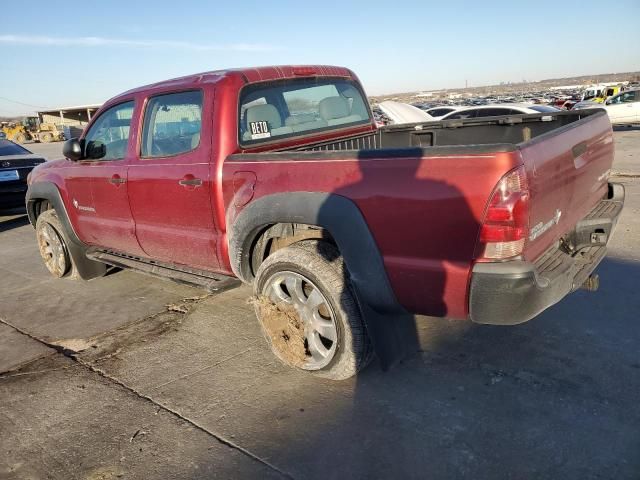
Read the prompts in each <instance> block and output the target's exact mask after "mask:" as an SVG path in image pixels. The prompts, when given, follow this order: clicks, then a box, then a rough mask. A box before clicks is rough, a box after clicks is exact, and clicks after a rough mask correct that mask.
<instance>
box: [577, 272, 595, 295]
mask: <svg viewBox="0 0 640 480" xmlns="http://www.w3.org/2000/svg"><path fill="white" fill-rule="evenodd" d="M599 287H600V276H599V275H598V274H597V273H594V274H593V275H589V278H587V279H586V280H585V281H584V283H583V284H582V285H581V286H580V288H582V289H584V290H587V291H589V292H595V291H596V290H598V288H599Z"/></svg>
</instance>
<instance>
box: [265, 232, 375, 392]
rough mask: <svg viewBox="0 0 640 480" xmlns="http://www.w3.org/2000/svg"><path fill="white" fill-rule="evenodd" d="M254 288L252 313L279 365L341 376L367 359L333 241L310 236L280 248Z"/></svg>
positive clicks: (362, 329)
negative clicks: (315, 239) (279, 361)
mask: <svg viewBox="0 0 640 480" xmlns="http://www.w3.org/2000/svg"><path fill="white" fill-rule="evenodd" d="M298 282H299V283H298ZM287 285H290V288H289V287H287ZM253 286H254V294H255V297H256V299H255V302H254V305H255V309H256V316H257V317H258V320H259V321H260V324H261V326H262V330H263V333H264V334H265V338H266V339H267V341H268V343H269V344H270V346H271V349H272V351H273V353H274V354H275V355H276V356H277V357H278V358H279V359H280V360H281V361H282V362H283V363H285V364H287V365H289V366H292V367H297V368H300V369H302V370H305V371H308V372H309V373H311V374H313V375H316V376H319V377H323V378H328V379H332V380H344V379H347V378H350V377H352V376H354V375H355V374H357V373H358V372H359V371H360V370H362V369H363V368H364V367H365V366H366V365H367V364H368V363H369V362H370V361H371V358H372V356H373V350H372V347H371V343H370V341H369V338H368V336H367V331H366V327H365V324H364V322H363V320H362V315H361V314H360V309H359V307H358V302H357V300H356V296H355V293H354V291H353V289H352V287H351V285H350V283H349V280H348V274H347V272H346V269H345V266H344V262H343V260H342V257H341V256H340V254H339V252H338V251H337V249H336V248H335V247H333V246H332V245H330V244H328V243H326V242H321V241H312V240H308V241H303V242H299V243H296V244H293V245H290V246H289V247H286V248H283V249H281V250H278V251H277V252H275V253H273V254H272V255H270V256H269V257H267V258H266V259H265V260H264V262H262V264H261V265H260V268H258V271H257V273H256V278H255V281H254V284H253ZM294 292H295V293H294ZM320 298H321V299H322V302H321V303H319V302H320ZM305 299H306V301H305ZM317 303H319V304H318V305H315V304H317ZM309 305H312V306H309ZM313 305H315V306H313ZM292 325H293V327H292ZM296 329H297V330H296ZM296 336H299V337H300V340H299V341H298V339H297V338H296ZM292 339H293V340H292ZM301 349H302V350H301ZM292 350H295V351H293V352H292Z"/></svg>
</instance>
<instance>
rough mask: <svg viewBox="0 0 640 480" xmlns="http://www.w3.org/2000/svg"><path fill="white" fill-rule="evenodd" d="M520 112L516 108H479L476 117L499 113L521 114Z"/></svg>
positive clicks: (497, 114) (496, 115)
mask: <svg viewBox="0 0 640 480" xmlns="http://www.w3.org/2000/svg"><path fill="white" fill-rule="evenodd" d="M521 113H522V112H518V111H517V110H512V109H511V108H500V107H498V108H481V109H479V110H478V114H477V115H476V116H478V117H499V116H500V115H513V114H521Z"/></svg>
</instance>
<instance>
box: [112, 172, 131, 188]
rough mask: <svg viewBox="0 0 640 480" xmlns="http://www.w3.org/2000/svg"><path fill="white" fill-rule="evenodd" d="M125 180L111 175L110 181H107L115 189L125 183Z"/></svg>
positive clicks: (116, 175)
mask: <svg viewBox="0 0 640 480" xmlns="http://www.w3.org/2000/svg"><path fill="white" fill-rule="evenodd" d="M126 182H127V179H126V178H122V177H121V176H120V175H118V174H117V173H116V174H115V175H113V176H112V177H111V178H110V179H109V183H111V184H113V185H115V186H116V187H118V186H120V185H122V184H123V183H126Z"/></svg>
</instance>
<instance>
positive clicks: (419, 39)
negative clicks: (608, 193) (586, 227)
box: [0, 0, 640, 116]
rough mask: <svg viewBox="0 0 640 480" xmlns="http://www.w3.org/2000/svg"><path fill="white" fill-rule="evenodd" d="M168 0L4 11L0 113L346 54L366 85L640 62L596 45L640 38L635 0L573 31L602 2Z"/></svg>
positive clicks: (538, 74)
mask: <svg viewBox="0 0 640 480" xmlns="http://www.w3.org/2000/svg"><path fill="white" fill-rule="evenodd" d="M168 5H173V3H171V4H170V3H169V2H168V0H162V1H158V2H154V4H153V7H149V6H147V5H140V4H135V5H131V4H130V2H127V3H126V2H124V1H122V0H117V1H113V2H110V3H109V5H97V6H93V5H92V6H90V7H88V8H87V9H86V10H85V11H84V12H83V11H75V12H74V13H73V15H69V12H68V11H64V9H48V10H47V11H44V10H39V11H38V12H37V13H32V14H29V15H25V14H24V13H20V14H19V13H18V12H17V11H11V12H5V13H4V16H5V22H3V23H4V24H5V25H6V26H3V28H2V30H0V49H1V51H2V57H1V59H2V65H3V68H2V70H3V75H2V76H0V92H1V93H0V116H19V115H23V114H28V113H33V112H34V111H36V110H42V109H46V108H54V107H61V106H67V105H82V104H99V103H103V102H104V101H106V100H107V99H109V98H111V97H113V96H114V95H117V94H119V93H121V92H123V91H126V90H129V89H131V88H135V87H138V86H140V85H145V84H149V83H154V82H157V81H162V80H166V79H169V78H174V77H179V76H183V75H188V74H193V73H197V72H203V71H211V70H218V69H225V68H236V67H246V66H257V65H277V64H333V65H343V66H346V67H349V68H351V69H352V70H353V71H354V72H355V73H356V74H357V75H358V76H359V78H360V80H361V81H362V83H363V85H364V88H365V90H366V92H367V94H368V95H369V96H383V95H393V94H394V93H400V92H404V93H406V92H420V91H429V90H442V89H463V88H465V83H468V87H469V88H480V87H490V86H494V85H499V84H500V82H513V83H516V84H517V83H521V82H522V80H526V81H527V82H528V83H533V82H539V81H542V80H553V79H562V78H572V77H582V76H604V75H609V73H594V72H598V71H599V72H621V73H627V72H629V73H633V72H637V71H638V70H640V58H638V55H637V54H635V49H634V48H617V49H616V48H605V47H607V46H619V47H624V46H625V45H630V46H633V45H636V44H637V43H638V41H639V40H640V29H638V28H636V26H635V22H636V21H637V19H638V18H640V2H635V1H630V0H622V1H621V2H618V3H617V10H619V11H625V12H626V13H625V15H623V16H620V18H618V17H616V18H615V22H611V21H607V20H608V19H609V18H611V17H606V18H605V17H603V18H602V19H601V20H602V21H601V22H600V23H598V24H596V25H595V27H593V28H592V31H591V32H590V34H589V35H588V37H587V36H585V35H576V34H575V33H576V28H577V26H574V25H580V24H581V18H582V16H583V15H584V13H583V12H594V11H595V12H598V11H600V8H599V7H600V6H601V3H600V2H598V3H596V2H595V1H589V2H576V1H570V2H564V3H563V4H562V5H558V4H557V2H550V1H542V2H538V3H537V4H536V5H535V7H532V6H529V5H526V4H522V5H520V4H516V5H512V4H510V3H508V2H505V1H494V2H490V3H489V4H488V5H486V4H484V5H482V6H479V5H477V4H475V3H470V2H460V1H453V2H449V3H448V4H447V5H424V3H423V2H417V1H407V2H397V3H395V4H394V5H392V6H391V5H389V4H388V3H384V4H383V3H376V2H374V3H371V2H368V3H367V4H365V6H359V5H351V4H348V5H343V4H340V3H338V2H336V1H334V0H331V1H327V2H325V3H323V5H322V8H319V7H316V9H314V8H313V7H309V6H305V7H302V8H301V7H300V5H299V3H296V2H291V1H284V2H280V3H279V4H278V5H271V4H263V3H257V2H249V3H247V4H246V5H244V6H243V9H242V11H239V9H237V8H235V7H233V6H229V5H215V6H211V5H209V4H208V3H206V2H191V3H189V4H188V6H185V8H182V9H180V10H176V9H175V7H172V8H171V9H170V10H167V8H164V7H166V6H168ZM167 11H169V12H170V13H167ZM123 12H125V14H124V15H123V14H122V13H123ZM452 18H453V19H454V21H451V19H452ZM142 19H144V20H145V22H144V23H143V22H142ZM382 19H384V20H385V21H386V23H385V22H383V20H382ZM97 20H99V21H97ZM7 26H10V29H8V27H7ZM579 31H580V32H584V28H580V29H579ZM25 32H29V33H25ZM69 32H73V33H72V34H70V33H69ZM238 32H241V33H240V34H239V33H238ZM585 37H587V38H586V39H585ZM604 51H606V52H609V51H610V52H612V53H611V54H608V55H605V54H604V53H603V52H604Z"/></svg>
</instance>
